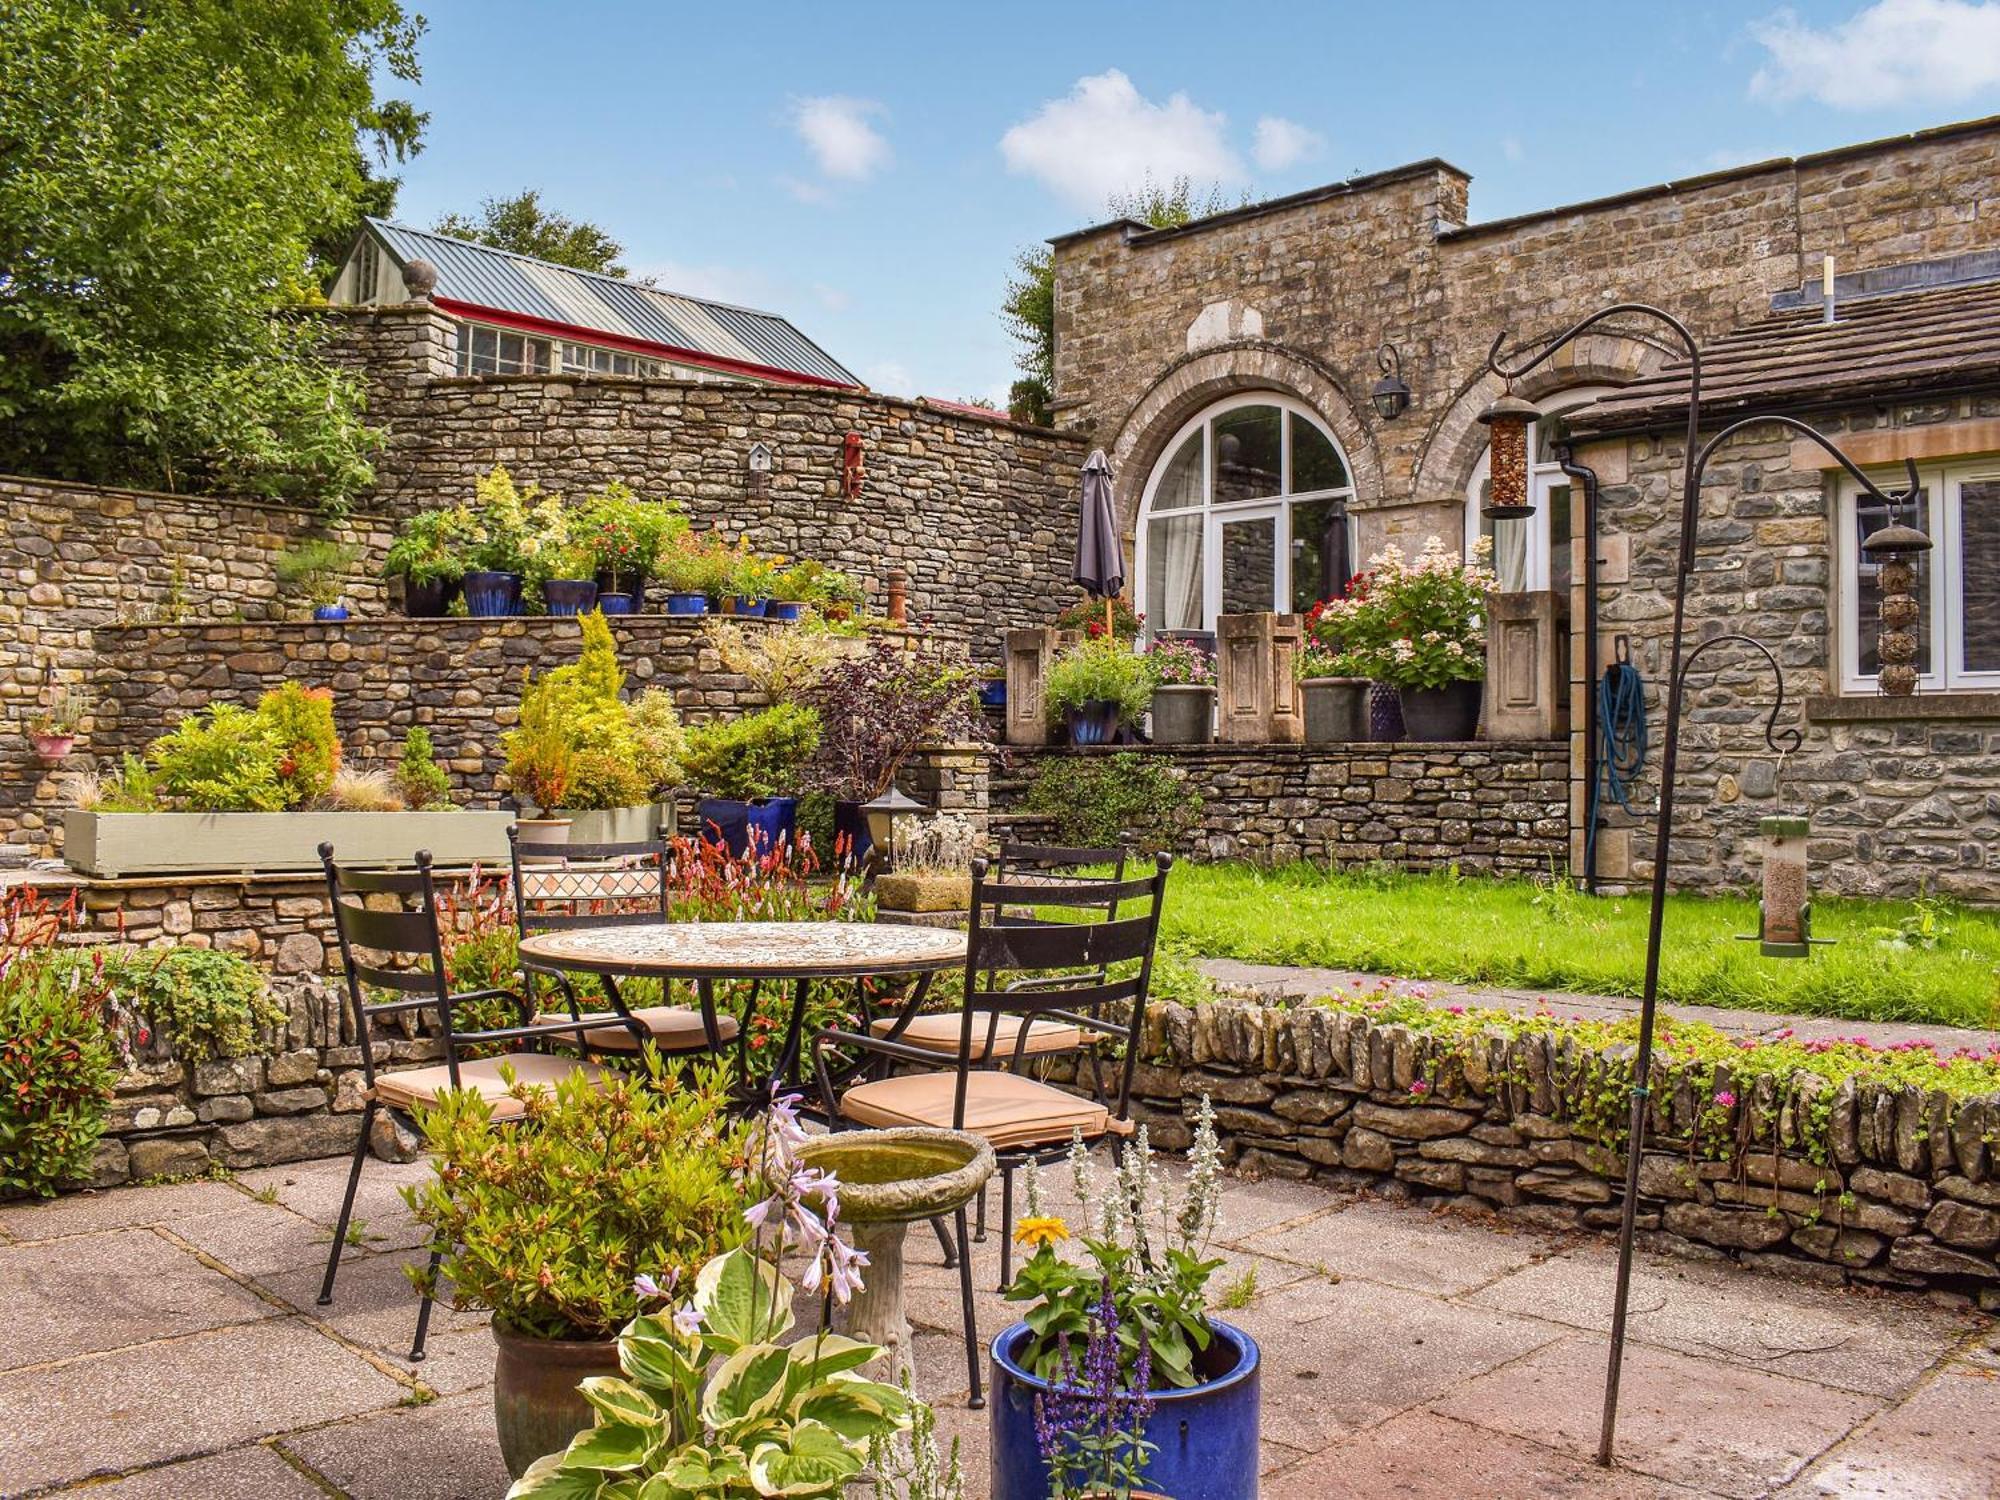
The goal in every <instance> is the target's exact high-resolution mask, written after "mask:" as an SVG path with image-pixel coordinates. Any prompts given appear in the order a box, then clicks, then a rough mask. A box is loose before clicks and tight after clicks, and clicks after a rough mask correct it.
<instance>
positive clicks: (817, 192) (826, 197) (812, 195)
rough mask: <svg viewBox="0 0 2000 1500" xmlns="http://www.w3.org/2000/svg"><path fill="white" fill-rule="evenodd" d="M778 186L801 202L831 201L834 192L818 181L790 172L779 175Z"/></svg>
mask: <svg viewBox="0 0 2000 1500" xmlns="http://www.w3.org/2000/svg"><path fill="white" fill-rule="evenodd" d="M778 186H779V187H781V188H783V189H784V190H785V191H786V192H788V193H790V194H791V195H792V196H793V197H794V198H796V199H798V200H799V202H801V203H831V202H832V201H833V194H832V193H830V192H828V191H827V190H826V188H824V187H823V186H821V185H820V184H819V183H817V182H808V181H806V180H805V178H803V177H794V176H792V175H791V174H790V173H788V172H781V173H780V174H779V175H778Z"/></svg>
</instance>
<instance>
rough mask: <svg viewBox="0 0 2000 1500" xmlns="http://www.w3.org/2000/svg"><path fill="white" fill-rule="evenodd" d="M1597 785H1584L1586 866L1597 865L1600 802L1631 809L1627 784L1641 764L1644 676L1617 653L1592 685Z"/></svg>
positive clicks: (1635, 777) (1636, 775)
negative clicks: (1586, 793)
mask: <svg viewBox="0 0 2000 1500" xmlns="http://www.w3.org/2000/svg"><path fill="white" fill-rule="evenodd" d="M1597 733H1598V736H1599V739H1598V746H1599V750H1598V756H1597V784H1596V785H1595V786H1593V787H1592V788H1591V789H1590V827H1589V829H1588V830H1587V831H1586V833H1585V835H1584V838H1585V842H1586V844H1587V846H1588V847H1587V848H1586V850H1585V855H1584V858H1585V861H1586V862H1585V865H1584V868H1585V869H1587V870H1594V869H1596V868H1597V819H1598V812H1599V810H1600V809H1601V808H1602V807H1603V806H1604V804H1605V802H1606V801H1607V800H1608V801H1611V802H1616V803H1617V804H1618V806H1619V807H1620V808H1622V809H1623V810H1624V811H1625V812H1626V813H1628V814H1630V813H1631V812H1632V787H1633V784H1634V783H1635V782H1637V781H1638V779H1639V773H1640V772H1641V771H1642V770H1644V769H1645V766H1646V679H1645V678H1643V677H1641V676H1640V675H1639V669H1638V668H1637V667H1635V666H1633V665H1632V663H1631V661H1630V659H1629V658H1627V657H1625V656H1624V655H1623V654H1622V653H1621V655H1620V659H1619V660H1617V661H1615V662H1613V663H1612V664H1611V665H1610V666H1608V667H1606V668H1605V669H1604V676H1603V678H1602V679H1601V680H1600V681H1599V682H1598V684H1597Z"/></svg>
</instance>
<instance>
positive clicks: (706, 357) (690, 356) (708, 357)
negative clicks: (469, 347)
mask: <svg viewBox="0 0 2000 1500" xmlns="http://www.w3.org/2000/svg"><path fill="white" fill-rule="evenodd" d="M433 300H434V302H435V305H436V306H438V307H441V308H443V309H444V310H445V311H446V312H448V313H452V314H454V315H455V316H457V317H461V318H470V319H471V320H472V321H474V322H477V323H491V324H493V325H494V326H495V327H497V328H512V329H515V330H517V331H519V332H522V333H541V334H548V335H550V336H552V337H556V338H566V339H569V340H570V341H571V342H573V343H578V344H596V345H599V346H600V347H602V348H606V349H617V350H620V351H622V352H623V353H626V354H640V355H646V356H649V357H651V358H654V359H671V360H673V361H674V362H675V363H677V364H683V365H698V366H700V367H701V368H703V369H708V370H724V371H727V372H729V373H730V374H733V375H750V376H754V377H756V378H757V379H759V380H770V381H775V382H777V383H778V384H780V385H816V386H821V387H824V388H826V389H829V390H836V391H854V390H860V389H861V387H860V386H854V385H849V384H847V383H846V382H845V381H840V380H828V379H826V378H825V377H824V376H820V375H807V374H804V373H803V372H801V371H798V370H781V369H778V368H777V367H776V366H774V365H760V364H753V363H751V362H750V361H749V360H742V359H728V358H725V357H724V356H722V355H719V354H703V353H701V352H700V351H699V350H695V349H677V348H675V347H674V346H673V345H671V344H656V343H654V342H653V341H652V340H651V339H635V338H630V337H628V336H626V335H625V334H621V333H606V332H604V331H603V330H602V329H598V328H584V327H582V326H580V325H578V324H575V323H556V322H552V321H550V320H549V319H547V318H536V317H531V316H529V315H528V314H527V313H517V312H508V311H506V310H504V309H502V308H497V307H482V306H481V305H480V304H478V303H477V302H460V301H458V300H457V299H456V298H452V297H438V298H435V299H433Z"/></svg>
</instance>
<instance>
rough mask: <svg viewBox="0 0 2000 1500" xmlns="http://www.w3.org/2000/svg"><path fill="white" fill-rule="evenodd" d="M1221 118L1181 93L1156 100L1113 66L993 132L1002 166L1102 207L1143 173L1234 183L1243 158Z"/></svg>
mask: <svg viewBox="0 0 2000 1500" xmlns="http://www.w3.org/2000/svg"><path fill="white" fill-rule="evenodd" d="M1227 124H1228V120H1227V117H1226V116H1224V115H1222V114H1220V113H1211V112H1210V111H1208V110H1205V109H1202V108H1200V107H1198V106H1197V105H1196V104H1195V103H1194V102H1193V101H1192V100H1190V99H1189V98H1188V96H1187V95H1186V94H1175V95H1173V96H1172V97H1170V98H1169V99H1168V100H1167V101H1166V103H1164V104H1155V103H1154V102H1153V101H1152V100H1150V99H1147V98H1146V97H1145V96H1144V95H1142V94H1141V93H1140V92H1139V91H1138V90H1137V89H1136V88H1134V87H1133V86H1132V80H1131V79H1130V78H1127V77H1126V76H1125V75H1124V74H1123V73H1122V72H1120V71H1119V70H1118V69H1116V68H1112V69H1109V70H1108V71H1106V72H1103V73H1097V74H1093V75H1092V76H1090V77H1088V78H1079V79H1078V80H1077V81H1076V86H1075V87H1074V88H1072V89H1071V90H1070V91H1069V93H1068V94H1066V95H1064V96H1063V97H1062V98H1060V99H1051V100H1049V101H1048V102H1047V103H1045V104H1044V105H1043V106H1042V107H1041V108H1040V109H1039V110H1037V111H1036V112H1035V113H1034V114H1033V115H1031V116H1029V117H1028V118H1027V119H1025V120H1023V121H1021V122H1020V123H1019V124H1018V125H1015V126H1013V127H1012V128H1011V129H1009V130H1008V132H1007V133H1006V134H1005V135H1003V136H1002V137H1001V138H1000V154H1001V155H1002V156H1003V157H1004V158H1005V159H1006V162H1007V170H1008V171H1010V172H1013V173H1016V174H1018V175H1021V176H1026V177H1033V178H1036V179H1037V180H1039V181H1040V182H1042V183H1044V184H1045V185H1047V186H1048V187H1049V188H1051V189H1053V190H1054V191H1055V192H1057V193H1059V194H1061V195H1062V196H1063V197H1064V198H1067V199H1068V200H1069V201H1070V202H1072V203H1074V204H1075V205H1076V206H1077V207H1079V208H1082V209H1085V210H1087V211H1089V212H1093V213H1102V212H1103V210H1104V205H1105V201H1106V200H1107V199H1108V198H1110V197H1111V195H1112V194H1114V193H1122V192H1130V191H1131V190H1133V189H1134V188H1137V187H1138V186H1140V185H1141V184H1142V183H1143V182H1144V181H1145V180H1146V178H1147V177H1148V176H1149V175H1150V176H1151V177H1152V179H1153V180H1154V181H1155V182H1160V183H1167V182H1171V181H1172V180H1173V179H1174V178H1176V177H1187V178H1190V179H1192V180H1193V181H1194V182H1195V183H1196V184H1198V185H1205V184H1207V183H1210V182H1222V183H1231V182H1241V181H1242V180H1243V178H1244V175H1245V174H1244V170H1243V163H1242V161H1241V159H1240V158H1238V156H1237V155H1236V153H1235V152H1234V151H1233V150H1231V149H1230V146H1229V142H1228V140H1227V139H1226V138H1225V136H1224V134H1223V130H1224V127H1225V126H1226V125H1227Z"/></svg>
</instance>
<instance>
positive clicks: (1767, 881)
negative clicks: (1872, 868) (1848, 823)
mask: <svg viewBox="0 0 2000 1500" xmlns="http://www.w3.org/2000/svg"><path fill="white" fill-rule="evenodd" d="M1757 832H1758V833H1759V834H1760V835H1761V836H1762V837H1763V840H1764V893H1763V898H1762V900H1760V901H1759V902H1758V924H1757V925H1758V932H1757V936H1756V937H1755V938H1751V937H1745V938H1744V939H1743V941H1744V942H1746V943H1748V942H1754V943H1756V944H1757V946H1758V951H1759V952H1760V953H1762V954H1763V955H1764V957H1766V958H1810V957H1811V956H1812V949H1813V944H1815V943H1818V944H1820V945H1821V946H1824V945H1826V944H1828V943H1830V942H1832V941H1833V940H1832V939H1831V938H1816V937H1814V936H1813V935H1812V902H1811V901H1809V900H1807V899H1806V898H1807V894H1808V888H1807V885H1806V839H1807V835H1808V832H1809V829H1808V826H1807V820H1806V819H1805V818H1760V819H1758V821H1757Z"/></svg>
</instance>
